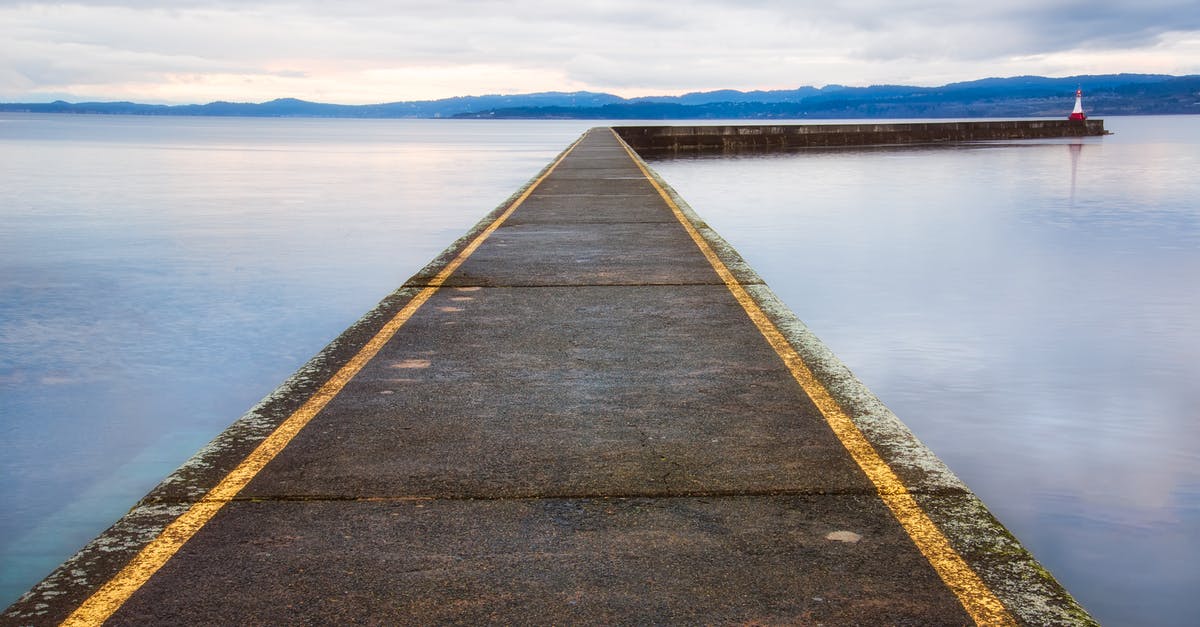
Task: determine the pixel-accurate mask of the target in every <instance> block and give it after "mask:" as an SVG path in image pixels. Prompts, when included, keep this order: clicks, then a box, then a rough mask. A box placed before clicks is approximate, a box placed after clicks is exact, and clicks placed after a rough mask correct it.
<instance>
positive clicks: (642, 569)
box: [2, 129, 1091, 625]
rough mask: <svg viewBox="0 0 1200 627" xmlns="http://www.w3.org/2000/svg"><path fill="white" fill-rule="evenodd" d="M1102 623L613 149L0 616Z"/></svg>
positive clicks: (596, 147)
mask: <svg viewBox="0 0 1200 627" xmlns="http://www.w3.org/2000/svg"><path fill="white" fill-rule="evenodd" d="M63 621H66V622H67V623H68V624H100V623H106V624H113V625H125V624H214V623H216V624H247V623H251V624H256V623H257V624H261V623H270V624H277V623H283V624H295V623H302V624H330V623H369V624H396V623H400V624H424V623H468V624H482V623H488V624H491V623H505V624H514V623H517V624H529V623H532V624H577V623H582V624H628V623H638V624H643V623H675V624H697V623H704V624H710V623H741V624H782V623H787V624H816V623H823V624H923V625H925V624H939V625H942V624H944V625H961V624H970V623H977V624H996V625H1007V624H1029V625H1078V624H1091V619H1090V618H1089V617H1088V616H1087V614H1086V613H1085V612H1084V611H1083V610H1082V609H1081V608H1080V607H1079V606H1078V605H1077V604H1076V603H1075V602H1074V601H1073V600H1072V599H1071V597H1070V595H1069V594H1067V592H1066V591H1065V590H1063V589H1062V588H1061V587H1060V586H1059V585H1058V583H1057V582H1055V581H1054V579H1053V578H1052V577H1051V576H1050V575H1049V574H1048V573H1047V572H1046V571H1045V570H1044V569H1042V568H1041V567H1040V566H1039V565H1038V564H1037V562H1036V561H1035V560H1034V559H1033V557H1032V556H1030V555H1029V554H1028V553H1027V552H1026V551H1025V550H1024V549H1023V548H1022V547H1021V546H1020V544H1019V543H1018V542H1017V541H1016V540H1015V539H1014V538H1012V537H1011V535H1009V534H1008V533H1007V532H1006V531H1005V530H1004V529H1003V527H1001V526H1000V525H999V524H998V523H997V522H996V521H995V520H994V519H993V518H992V517H991V515H990V514H988V512H987V510H986V508H985V507H984V506H983V505H982V503H980V502H979V500H978V499H977V498H975V496H974V495H972V494H971V492H970V491H969V490H968V489H967V488H966V487H965V486H964V485H963V484H962V483H961V482H960V481H959V480H958V479H956V478H955V477H954V476H953V474H952V473H951V472H950V471H949V470H948V469H947V468H946V467H945V466H944V465H943V464H942V463H941V462H940V461H938V460H937V459H936V458H935V457H934V456H933V455H932V454H931V453H930V452H929V451H928V450H927V449H925V448H924V446H922V445H921V444H920V442H919V441H917V439H916V438H915V437H913V436H912V434H911V433H909V432H908V430H907V429H906V428H905V427H904V426H903V425H902V424H901V423H900V422H899V420H897V419H896V417H895V416H893V415H892V414H891V413H890V412H888V411H887V409H886V408H885V407H884V406H883V405H882V404H881V403H880V402H879V401H878V400H877V399H876V398H875V397H874V396H872V395H871V394H870V392H869V391H867V390H866V389H865V388H864V387H863V386H862V385H861V384H860V383H859V382H858V381H857V380H856V379H854V377H853V375H851V374H850V373H849V372H848V371H847V370H846V369H845V367H844V366H843V365H842V364H841V363H840V362H839V361H838V360H837V359H836V358H835V357H834V356H833V355H832V354H830V353H829V351H828V350H826V349H825V348H824V347H823V346H822V345H821V343H820V342H819V341H818V340H817V339H816V338H814V337H813V336H812V335H811V333H809V332H808V330H807V329H806V328H805V327H804V326H803V324H801V323H800V322H799V320H797V319H796V318H795V316H793V314H792V313H791V312H790V311H788V309H787V308H786V307H784V306H783V305H782V304H781V303H780V302H779V301H778V300H777V299H776V298H775V297H774V295H773V294H772V293H771V292H770V290H769V289H768V288H767V287H766V286H765V285H764V284H763V282H762V280H761V279H759V277H758V276H757V275H755V274H754V272H753V271H752V270H751V269H750V268H749V267H747V266H746V264H745V263H744V262H743V261H742V260H741V258H740V257H739V256H738V255H737V253H736V252H735V251H733V250H732V249H731V248H730V247H729V246H728V245H727V244H726V243H725V242H724V241H722V240H721V238H720V237H719V236H718V235H717V234H715V233H713V232H712V231H711V230H709V229H708V228H707V227H706V226H705V225H704V223H703V222H702V221H701V220H700V219H699V218H698V217H697V216H696V215H695V214H694V213H693V212H692V211H691V210H690V209H689V208H688V207H687V205H686V204H685V203H684V202H683V201H682V200H681V199H679V198H678V196H676V195H675V194H674V193H673V192H672V191H671V190H670V188H669V187H668V186H667V185H666V183H665V182H663V181H661V180H659V179H658V178H657V177H656V176H655V175H654V174H653V173H652V172H650V171H649V170H648V169H647V168H646V167H645V164H644V163H642V162H641V160H640V159H639V158H638V157H637V155H636V154H635V153H634V152H632V151H631V150H629V149H627V147H626V146H625V145H624V144H623V142H622V141H621V140H620V138H619V137H618V136H617V135H616V134H615V133H614V132H612V130H610V129H593V130H592V131H589V132H588V133H587V134H585V135H584V136H583V137H582V138H581V139H580V140H579V141H578V142H576V143H575V144H573V145H572V146H571V147H569V148H568V149H567V150H566V151H565V152H564V153H563V154H562V155H561V156H560V157H559V158H558V159H556V160H555V161H554V162H553V163H552V164H550V165H549V166H547V168H546V169H545V170H544V171H543V172H542V173H541V174H540V175H539V176H538V177H536V178H535V179H534V180H533V181H531V182H530V184H529V185H527V186H526V187H525V188H523V189H522V190H520V191H519V192H518V193H517V194H515V195H514V197H513V198H512V199H511V200H510V201H509V202H507V203H506V204H505V205H503V206H501V207H499V208H497V210H496V211H494V212H493V213H492V214H490V215H489V216H487V217H486V218H485V219H484V220H483V221H481V222H480V224H479V225H478V226H477V227H475V228H474V229H473V230H472V231H471V232H470V233H468V234H467V235H465V236H464V237H463V238H462V239H460V240H459V241H458V242H456V243H455V244H454V245H452V246H451V247H450V248H449V249H447V251H446V252H445V253H443V254H442V255H441V256H439V258H438V259H436V260H434V262H432V263H431V264H430V265H429V266H428V267H426V268H425V269H424V270H423V271H422V272H420V273H418V274H417V275H416V276H415V277H413V278H412V279H410V280H409V281H408V282H407V283H406V284H405V285H404V286H403V287H402V288H401V289H399V290H398V291H397V292H395V293H394V294H392V295H391V296H389V297H388V298H387V299H385V300H384V301H383V302H382V303H381V304H380V305H379V306H378V307H377V308H376V309H375V310H373V311H372V312H370V313H369V314H367V315H366V316H365V317H364V318H363V319H362V320H360V321H359V322H358V323H357V324H356V325H355V326H354V327H352V328H351V329H349V330H347V331H346V332H345V333H344V334H343V335H342V336H341V337H340V338H338V340H337V341H335V342H334V343H333V344H331V345H330V347H328V348H327V349H326V350H325V351H323V352H322V353H321V354H320V355H318V356H317V357H315V358H314V359H313V361H312V362H310V364H308V365H307V366H306V367H305V368H304V369H302V370H301V371H300V372H299V373H297V374H296V375H295V376H294V377H292V378H291V379H290V380H289V381H288V382H286V383H285V384H284V385H283V386H282V387H281V388H280V389H279V390H278V391H277V392H276V393H275V394H273V395H271V396H270V397H268V398H267V399H265V400H264V401H263V402H262V404H260V405H259V406H258V407H256V408H254V409H253V410H252V411H251V412H250V413H248V414H247V415H246V416H245V417H243V418H242V419H241V420H239V421H238V422H237V423H235V424H234V425H233V426H231V427H230V429H229V430H227V431H226V432H225V433H224V434H222V435H221V436H220V437H219V438H217V439H216V440H215V441H214V442H213V443H212V444H211V445H209V446H208V447H206V448H205V449H204V450H202V451H201V452H200V453H198V454H197V456H196V457H195V458H193V459H192V460H191V461H189V462H188V463H187V464H185V465H184V466H183V467H182V468H180V470H179V471H177V472H176V473H175V474H173V475H172V476H171V477H169V478H168V479H167V480H166V481H164V482H163V483H162V484H161V485H160V486H159V487H158V488H156V489H155V490H154V491H153V492H152V493H151V494H149V495H148V496H147V497H146V498H145V499H144V500H143V501H142V502H141V503H139V504H138V506H137V507H135V508H134V509H133V510H132V511H131V512H130V513H129V514H128V515H127V516H126V517H125V518H123V519H122V520H121V521H120V522H119V523H117V525H115V526H114V527H113V528H112V529H110V530H109V531H108V532H106V533H105V534H104V535H102V536H101V537H100V538H97V539H96V540H95V541H94V542H92V543H91V544H89V545H88V546H87V547H85V548H84V549H83V550H82V551H81V552H80V553H79V554H78V555H76V556H75V557H73V558H72V559H71V560H69V561H68V562H67V563H65V564H64V565H63V566H62V567H60V568H59V569H58V570H57V571H55V572H54V573H53V574H51V576H50V577H48V578H47V579H46V580H45V581H43V582H42V583H41V584H39V585H38V586H37V587H35V588H34V589H33V590H32V591H30V593H29V594H27V595H25V596H24V597H23V598H22V599H21V600H19V601H18V602H17V603H16V604H14V605H13V606H11V607H10V608H8V610H7V611H6V612H5V613H4V615H3V618H2V623H3V624H6V625H24V624H35V625H43V624H59V623H61V622H63Z"/></svg>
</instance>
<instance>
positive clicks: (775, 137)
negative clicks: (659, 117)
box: [615, 120, 1106, 155]
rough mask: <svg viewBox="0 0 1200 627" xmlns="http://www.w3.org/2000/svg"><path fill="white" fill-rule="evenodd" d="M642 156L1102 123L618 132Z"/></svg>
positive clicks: (944, 138) (1048, 132)
mask: <svg viewBox="0 0 1200 627" xmlns="http://www.w3.org/2000/svg"><path fill="white" fill-rule="evenodd" d="M615 130H616V132H617V134H618V135H620V136H621V139H623V140H625V142H626V143H628V144H629V145H630V146H631V147H632V148H633V149H634V150H636V151H637V152H638V153H639V154H642V155H652V154H663V153H701V154H702V153H732V152H774V151H786V150H798V149H802V148H816V147H833V146H891V145H904V144H938V143H949V142H970V141H991V140H1009V139H1045V138H1060V137H1090V136H1099V135H1104V134H1106V131H1105V130H1104V120H1084V121H1073V120H1007V121H995V122H912V123H889V124H792V125H729V126H618V127H616V128H615Z"/></svg>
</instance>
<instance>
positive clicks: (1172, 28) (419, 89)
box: [0, 0, 1200, 104]
mask: <svg viewBox="0 0 1200 627" xmlns="http://www.w3.org/2000/svg"><path fill="white" fill-rule="evenodd" d="M1117 72H1144V73H1165V74H1198V73H1200V1H1198V0H1090V1H1082V0H1079V1H1076V0H996V1H993V2H987V1H984V2H981V1H979V0H974V1H969V2H967V1H953V0H857V1H850V2H842V1H838V0H824V1H820V2H797V1H792V2H788V1H784V0H729V1H726V0H699V1H676V2H647V1H646V0H586V1H579V2H577V1H573V0H506V1H504V2H491V1H487V0H434V1H429V0H423V1H421V2H407V1H384V0H353V1H348V2H325V1H319V0H295V1H292V2H274V1H270V0H266V1H264V0H178V1H175V2H158V1H153V0H123V1H122V0H107V1H106V0H87V1H80V2H18V1H10V0H0V101H7V102H14V101H19V102H29V101H34V102H39V101H48V100H54V99H58V98H61V99H64V100H71V101H80V100H135V101H140V102H160V103H186V102H210V101H213V100H234V101H252V102H260V101H264V100H270V99H272V98H277V97H295V98H303V99H306V100H317V101H322V102H336V103H346V104H360V103H377V102H392V101H397V100H417V99H432V98H442V97H448V96H460V95H478V94H488V93H527V92H535V91H576V90H590V91H604V92H609V93H615V94H618V95H621V96H627V97H628V96H643V95H656V94H680V93H685V92H689V91H703V90H711V89H720V88H734V89H742V90H749V89H786V88H794V87H798V86H801V85H814V86H822V85H826V84H831V83H837V84H842V85H870V84H878V83H900V84H911V85H941V84H944V83H947V82H953V81H961V80H971V79H975V78H983V77H988V76H1015V75H1021V74H1038V75H1044V76H1070V75H1074V74H1108V73H1117Z"/></svg>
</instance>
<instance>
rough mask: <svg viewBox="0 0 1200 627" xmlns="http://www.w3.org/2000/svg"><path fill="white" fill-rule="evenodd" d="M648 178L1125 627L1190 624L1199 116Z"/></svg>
mask: <svg viewBox="0 0 1200 627" xmlns="http://www.w3.org/2000/svg"><path fill="white" fill-rule="evenodd" d="M1106 126H1107V128H1109V130H1112V131H1114V132H1115V133H1116V134H1115V135H1112V136H1109V137H1104V138H1094V139H1088V140H1086V141H1075V142H1070V141H1065V142H1059V141H1054V142H1029V143H1021V144H1019V145H1012V144H1009V145H994V144H990V145H981V146H975V147H968V148H956V149H945V148H943V149H909V150H885V151H879V150H876V151H825V152H808V153H803V154H799V155H793V156H775V157H758V158H738V159H691V160H673V161H656V162H654V163H652V165H653V167H654V168H655V169H656V170H658V172H659V173H660V174H662V175H663V176H664V177H665V178H666V179H667V180H668V181H669V182H670V183H671V184H672V185H673V186H674V187H675V188H676V189H677V190H678V191H679V193H680V194H681V195H682V196H683V197H684V198H686V199H688V201H689V203H690V204H691V205H692V206H693V207H694V208H695V209H696V210H697V211H698V212H699V213H700V215H702V216H704V218H705V219H706V220H707V221H708V222H709V223H710V224H711V225H712V226H713V227H714V228H715V229H716V230H717V232H719V233H721V234H722V235H723V236H724V237H725V238H727V239H728V240H730V242H731V243H732V244H733V245H734V246H735V247H737V248H738V250H739V251H740V252H741V253H742V254H743V255H744V256H745V257H746V258H747V259H748V260H749V262H750V263H751V265H752V266H753V267H755V268H756V269H757V270H758V271H759V272H760V274H762V275H763V277H764V278H765V279H766V281H767V282H768V284H770V285H771V286H772V287H773V288H774V289H775V291H776V292H778V293H779V295H780V297H781V298H782V299H783V300H784V301H785V302H787V303H788V304H789V305H790V306H791V308H792V309H793V310H794V311H796V312H797V314H798V315H799V316H800V317H801V318H802V319H804V320H805V322H806V323H808V324H809V326H811V327H812V328H813V329H814V331H815V332H816V333H817V335H818V336H820V337H821V338H822V339H823V340H824V341H825V342H826V343H827V344H829V345H830V346H831V348H832V349H833V350H834V352H835V353H837V354H838V356H839V357H841V358H842V360H843V361H845V362H846V363H847V364H848V365H849V366H850V368H851V369H852V370H854V371H855V373H856V374H857V375H858V376H859V377H860V378H861V379H863V381H865V382H866V384H867V385H868V386H869V387H870V388H871V389H872V390H873V391H874V392H875V393H876V394H877V395H879V396H880V397H881V398H882V399H883V400H884V401H885V402H886V403H887V404H888V406H889V407H891V408H892V409H893V410H894V411H895V412H896V413H897V414H898V415H899V416H900V417H901V419H903V420H904V421H905V423H907V424H908V425H909V426H910V427H911V428H912V429H913V431H915V432H916V433H917V435H918V436H919V437H920V438H922V440H924V441H925V442H926V444H928V445H929V446H930V447H931V448H932V449H933V450H934V451H935V452H936V453H937V454H938V455H939V456H940V457H941V458H942V459H943V460H945V461H946V462H947V463H948V464H949V465H950V466H951V468H953V469H954V471H955V472H956V473H957V474H958V475H959V476H960V477H962V478H963V480H965V481H966V482H967V484H968V485H970V486H971V487H972V488H973V489H974V490H975V492H976V493H978V494H979V495H980V497H981V498H982V499H983V500H984V501H985V502H986V503H987V504H988V506H989V507H990V508H991V509H992V510H993V512H994V513H996V514H997V516H998V517H999V518H1000V519H1001V520H1002V521H1003V522H1004V523H1005V524H1006V525H1008V526H1009V528H1010V529H1012V531H1013V532H1014V533H1015V534H1016V535H1017V537H1019V538H1020V539H1021V540H1022V541H1023V542H1024V543H1025V544H1026V545H1027V546H1028V547H1029V548H1030V549H1031V550H1032V551H1033V552H1034V553H1035V554H1036V555H1037V556H1038V558H1039V559H1040V560H1041V561H1042V562H1043V563H1044V564H1045V565H1046V566H1047V567H1048V568H1049V569H1050V570H1051V571H1052V572H1053V573H1054V574H1055V575H1056V576H1057V577H1058V578H1059V579H1060V580H1061V581H1062V582H1063V583H1064V584H1065V585H1066V586H1067V588H1068V589H1070V590H1071V591H1072V593H1073V594H1075V596H1076V597H1077V598H1079V600H1080V601H1081V602H1082V603H1083V604H1084V605H1085V606H1086V607H1087V608H1089V609H1090V610H1091V611H1092V612H1093V613H1094V614H1095V615H1096V617H1097V618H1098V619H1100V620H1101V622H1103V623H1105V624H1111V625H1147V624H1155V625H1195V624H1197V619H1198V617H1200V595H1197V594H1196V593H1197V591H1200V453H1198V447H1200V420H1198V419H1200V174H1198V173H1200V116H1193V117H1170V118H1110V119H1108V120H1107V121H1106Z"/></svg>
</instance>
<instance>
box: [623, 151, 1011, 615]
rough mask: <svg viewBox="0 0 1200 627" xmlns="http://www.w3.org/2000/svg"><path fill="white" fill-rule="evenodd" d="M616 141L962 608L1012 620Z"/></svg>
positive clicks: (697, 234) (654, 182) (640, 165)
mask: <svg viewBox="0 0 1200 627" xmlns="http://www.w3.org/2000/svg"><path fill="white" fill-rule="evenodd" d="M613 135H614V136H616V138H617V141H619V142H621V145H622V146H623V147H624V148H625V152H626V153H628V154H629V157H630V158H631V159H633V161H634V163H636V164H637V166H638V168H639V169H640V170H641V171H642V174H643V175H645V177H646V179H647V180H649V181H650V184H651V185H653V186H654V189H655V190H657V191H658V194H659V196H661V197H662V199H663V200H664V201H665V202H666V203H667V206H669V207H670V208H671V211H672V212H673V213H674V214H675V218H676V219H677V220H679V223H680V224H682V225H683V228H684V229H686V230H687V232H688V235H690V236H691V237H692V241H694V242H695V243H696V246H698V247H699V248H700V251H701V252H702V253H704V256H705V258H707V259H708V262H709V263H710V264H711V265H712V267H713V269H714V270H716V271H717V274H718V275H719V276H720V277H721V280H722V281H724V283H725V286H726V287H728V288H729V291H730V292H731V293H732V294H733V297H734V298H735V299H737V302H738V303H739V304H740V305H741V306H742V309H744V310H746V314H747V315H749V316H750V319H751V320H752V321H753V322H754V325H755V326H756V327H758V330H759V331H760V332H761V333H762V334H763V337H765V338H766V339H767V342H768V343H769V344H770V345H771V348H773V349H775V352H776V353H778V354H779V357H780V358H782V359H783V362H784V364H786V365H787V367H788V370H790V371H791V373H792V377H793V378H795V379H796V382H797V383H799V384H800V387H801V388H803V389H804V392H805V393H806V394H808V397H809V398H810V399H812V401H813V403H814V404H815V405H816V406H817V409H819V410H820V411H821V414H822V415H823V416H824V417H825V420H826V422H828V423H829V426H830V427H831V428H832V429H833V432H834V434H835V435H836V436H837V438H838V439H839V440H841V442H842V444H843V445H844V446H845V447H846V450H847V451H849V452H850V456H851V457H853V458H854V461H855V462H856V463H858V466H859V468H861V469H862V470H863V472H864V473H865V474H866V475H867V478H868V479H870V480H871V483H873V484H875V489H876V491H877V492H878V493H879V497H880V498H881V499H882V500H883V502H884V503H885V504H887V506H888V509H890V510H891V511H892V514H893V515H894V516H895V517H896V520H898V521H899V522H900V525H901V526H902V527H904V531H905V532H907V533H908V535H909V537H911V538H912V540H913V542H914V543H916V545H917V548H918V549H920V551H921V553H922V554H923V555H924V556H925V558H926V559H928V560H929V563H930V564H932V565H933V568H934V570H936V571H937V573H938V575H939V576H940V577H941V578H942V581H944V582H945V583H946V585H947V586H948V587H949V588H950V589H951V590H952V591H953V592H954V594H955V595H956V596H957V597H958V600H959V602H961V603H962V606H963V608H964V609H965V610H966V611H967V613H968V614H970V615H971V618H972V619H974V620H975V622H976V623H977V624H979V625H1016V624H1017V623H1016V620H1014V619H1013V617H1012V615H1011V614H1009V612H1008V610H1007V609H1005V607H1004V604H1003V603H1001V602H1000V599H998V598H996V595H995V593H993V592H992V590H991V589H990V588H988V587H987V584H985V583H983V581H982V580H981V579H980V578H979V575H977V574H976V573H975V571H974V570H972V569H971V567H970V566H969V565H967V562H966V560H964V559H963V558H962V556H961V555H959V554H958V552H957V551H955V550H954V547H952V546H950V541H949V540H947V539H946V536H945V535H944V534H942V532H941V530H940V529H938V527H937V525H935V524H934V523H933V521H932V520H930V519H929V515H928V514H926V513H925V511H924V510H923V509H921V506H920V505H919V504H918V503H917V501H916V500H915V499H914V498H913V496H912V494H910V493H909V491H908V488H907V487H906V486H905V485H904V482H903V481H901V480H900V477H899V476H897V475H896V473H895V471H893V470H892V468H891V466H888V464H887V462H885V461H883V458H881V457H880V456H879V453H878V452H877V451H876V450H875V447H873V446H871V443H870V442H869V441H867V438H866V436H864V435H863V433H862V431H860V430H859V428H858V426H857V425H855V424H854V421H853V420H851V419H850V416H849V415H848V414H847V413H846V412H845V411H844V410H843V409H842V407H841V405H839V404H838V403H837V401H835V400H834V399H833V395H832V394H830V392H829V390H828V389H827V388H826V387H825V386H824V385H823V384H822V383H821V382H820V381H818V380H817V378H816V377H815V376H814V375H813V372H812V370H811V369H810V368H809V367H808V364H806V363H804V359H803V358H802V357H800V354H799V353H797V352H796V349H795V348H793V347H792V345H791V343H790V342H788V341H787V338H785V337H784V335H783V333H781V332H780V331H779V329H778V328H777V327H776V326H775V324H774V323H773V322H771V319H770V318H768V317H767V314H766V313H764V312H763V310H762V308H760V307H759V306H758V303H757V302H756V301H755V300H754V298H753V297H752V296H750V294H749V293H748V292H747V291H746V289H745V288H744V287H742V284H741V282H739V281H738V280H737V278H736V277H734V276H733V273H732V272H730V270H729V268H728V267H727V266H726V265H725V262H723V261H721V258H720V257H718V256H717V254H716V252H714V251H713V249H712V247H711V246H709V245H708V241H707V240H705V239H704V237H703V236H702V235H700V232H699V231H697V230H696V227H694V226H692V223H691V221H690V220H688V219H687V216H685V215H683V211H681V210H680V209H679V205H677V204H675V201H674V200H672V199H671V195H670V194H668V193H667V192H666V190H664V189H663V187H662V186H661V185H659V184H658V181H657V180H655V178H654V177H653V176H652V175H651V174H650V172H649V171H648V170H647V169H646V166H645V165H643V163H642V160H641V159H639V158H637V156H636V155H634V153H633V150H632V149H631V148H630V147H629V145H628V144H626V143H625V142H624V140H622V139H621V137H620V136H619V135H617V134H616V131H613Z"/></svg>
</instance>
